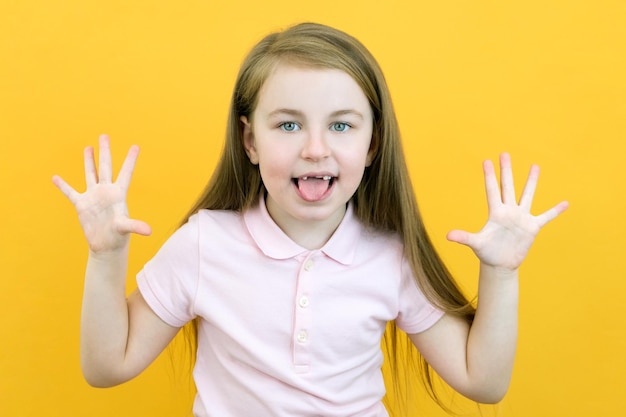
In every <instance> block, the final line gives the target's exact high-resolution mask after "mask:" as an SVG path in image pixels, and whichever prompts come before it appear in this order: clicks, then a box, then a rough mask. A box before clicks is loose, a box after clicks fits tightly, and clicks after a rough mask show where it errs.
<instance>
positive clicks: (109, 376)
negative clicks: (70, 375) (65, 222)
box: [80, 249, 129, 386]
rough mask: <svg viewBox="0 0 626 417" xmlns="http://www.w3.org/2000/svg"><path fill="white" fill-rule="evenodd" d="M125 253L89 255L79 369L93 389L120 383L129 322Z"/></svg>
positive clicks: (124, 251) (125, 251)
mask: <svg viewBox="0 0 626 417" xmlns="http://www.w3.org/2000/svg"><path fill="white" fill-rule="evenodd" d="M127 261H128V255H127V250H126V249H124V250H120V251H116V252H115V253H110V254H106V255H102V254H93V253H90V256H89V260H88V262H87V270H86V274H85V288H84V294H83V306H82V315H81V338H80V339H81V341H80V348H81V349H80V350H81V366H82V369H83V373H84V375H85V378H86V379H87V381H88V382H89V383H90V384H92V385H95V386H111V385H116V384H117V383H120V382H123V381H122V380H120V375H119V373H120V370H121V369H122V368H123V363H124V359H125V356H126V347H127V344H128V334H129V331H128V330H129V324H128V323H129V319H128V306H127V302H126V269H127Z"/></svg>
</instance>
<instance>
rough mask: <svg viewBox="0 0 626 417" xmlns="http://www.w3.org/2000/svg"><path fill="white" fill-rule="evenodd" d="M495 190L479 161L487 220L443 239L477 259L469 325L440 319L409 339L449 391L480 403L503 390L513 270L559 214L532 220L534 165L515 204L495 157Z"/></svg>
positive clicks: (506, 163) (509, 354)
mask: <svg viewBox="0 0 626 417" xmlns="http://www.w3.org/2000/svg"><path fill="white" fill-rule="evenodd" d="M500 165H501V175H500V176H501V186H500V187H498V182H497V179H496V175H495V172H494V167H493V164H492V163H491V162H490V161H487V162H485V164H484V172H485V188H486V191H487V202H488V207H489V217H488V220H487V223H486V224H485V226H484V227H483V228H482V229H481V230H480V231H479V232H478V233H475V234H474V233H468V232H465V231H461V230H454V231H451V232H450V233H449V234H448V240H450V241H453V242H457V243H460V244H463V245H467V246H468V247H470V248H471V249H472V250H473V251H474V253H475V254H476V256H477V257H478V259H479V261H480V274H479V284H478V306H477V309H476V316H475V319H474V322H473V323H472V325H471V327H470V326H469V325H468V324H467V323H466V322H465V321H464V320H462V319H460V318H458V317H454V316H452V315H445V316H444V317H443V318H442V319H441V320H440V321H439V322H438V323H437V324H435V325H434V326H433V327H431V328H430V329H428V330H426V331H425V332H423V333H420V334H414V335H409V336H410V338H411V340H412V341H413V343H414V344H415V346H416V347H417V348H418V349H419V350H420V352H421V353H422V355H423V356H424V358H425V359H426V360H427V361H428V362H429V364H430V365H431V366H432V367H433V369H435V371H436V372H437V373H438V374H439V375H440V376H441V377H442V378H443V379H444V380H445V381H446V382H447V383H448V384H450V386H452V387H453V388H454V389H455V390H457V391H458V392H460V393H461V394H463V395H465V396H466V397H468V398H470V399H472V400H474V401H478V402H484V403H496V402H498V401H500V400H501V399H502V398H503V397H504V394H505V393H506V391H507V389H508V386H509V382H510V379H511V374H512V370H513V360H514V356H515V347H516V344H517V306H518V269H519V267H520V265H521V263H522V261H523V260H524V259H525V258H526V255H527V253H528V250H529V249H530V247H531V245H532V243H533V241H534V239H535V237H536V235H537V234H538V233H539V231H540V229H541V228H542V227H543V226H544V225H545V224H546V223H548V222H549V221H550V220H552V219H554V218H555V217H557V216H558V215H559V214H560V213H561V212H563V211H564V210H565V209H566V208H567V206H568V204H567V203H566V202H562V203H560V204H557V205H556V206H554V207H553V208H551V209H550V210H548V211H546V212H544V213H543V214H540V215H538V216H533V215H531V214H530V208H531V205H532V200H533V196H534V192H535V187H536V184H537V178H538V175H539V168H538V167H537V166H533V167H532V168H531V170H530V174H529V176H528V180H527V182H526V186H525V187H524V191H523V193H522V196H521V198H520V201H519V204H518V203H517V202H516V197H515V190H514V187H513V174H512V171H511V162H510V158H509V156H508V155H507V154H503V155H502V156H501V157H500Z"/></svg>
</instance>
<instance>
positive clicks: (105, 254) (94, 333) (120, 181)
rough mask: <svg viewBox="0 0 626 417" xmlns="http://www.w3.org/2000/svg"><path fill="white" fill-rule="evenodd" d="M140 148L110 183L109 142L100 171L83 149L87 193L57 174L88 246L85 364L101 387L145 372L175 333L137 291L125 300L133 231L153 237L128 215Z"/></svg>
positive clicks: (83, 328)
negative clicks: (128, 205) (134, 171)
mask: <svg viewBox="0 0 626 417" xmlns="http://www.w3.org/2000/svg"><path fill="white" fill-rule="evenodd" d="M138 153H139V149H138V148H137V147H136V146H133V147H131V149H130V150H129V152H128V156H127V157H126V160H125V161H124V164H123V166H122V168H121V170H120V173H119V175H118V178H117V179H116V181H115V182H113V181H112V172H111V154H110V150H109V139H108V137H106V136H101V137H100V156H99V170H98V171H97V172H96V166H95V165H96V164H95V160H94V150H93V148H91V147H88V148H87V149H85V155H84V156H85V178H86V183H87V190H86V191H85V192H84V193H82V194H81V193H78V192H77V191H76V190H74V189H73V188H72V187H71V186H69V185H68V184H67V183H66V182H65V181H64V180H63V179H61V178H60V177H58V176H55V177H53V182H54V184H55V185H56V186H57V187H58V188H59V189H60V190H61V192H63V194H65V196H66V197H67V198H68V199H69V200H70V201H71V202H72V204H74V207H75V208H76V211H77V213H78V218H79V221H80V224H81V226H82V228H83V232H84V234H85V238H86V239H87V243H88V245H89V259H88V261H87V269H86V273H85V288H84V294H83V308H82V314H81V338H80V352H81V366H82V369H83V374H84V375H85V379H86V380H87V382H89V383H90V384H91V385H94V386H98V387H106V386H113V385H117V384H119V383H122V382H125V381H127V380H129V379H131V378H133V377H134V376H136V375H137V374H139V373H140V372H141V371H142V370H143V369H145V368H146V367H147V366H148V365H149V364H150V363H151V362H152V361H153V360H154V358H156V356H157V355H158V354H159V353H160V352H161V351H162V350H163V348H164V347H165V346H166V345H167V344H168V343H169V341H170V340H171V339H172V338H173V337H174V336H175V335H176V332H177V331H178V329H177V328H174V327H171V326H169V325H167V324H166V323H164V322H163V321H161V320H160V319H159V317H158V316H157V315H156V314H155V313H154V312H153V311H152V310H151V309H150V307H149V306H148V305H147V304H146V302H145V301H144V300H143V298H142V297H141V294H139V292H137V291H135V293H133V294H132V295H131V296H130V297H129V298H128V300H127V299H126V294H125V291H126V290H125V289H126V268H127V262H128V245H129V240H130V234H131V233H137V234H140V235H149V234H150V232H151V230H150V226H148V225H147V224H146V223H144V222H142V221H139V220H133V219H130V218H129V217H128V210H127V206H126V192H127V190H128V186H129V185H130V179H131V176H132V173H133V170H134V166H135V161H136V159H137V155H138Z"/></svg>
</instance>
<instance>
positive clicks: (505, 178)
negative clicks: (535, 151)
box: [447, 153, 568, 271]
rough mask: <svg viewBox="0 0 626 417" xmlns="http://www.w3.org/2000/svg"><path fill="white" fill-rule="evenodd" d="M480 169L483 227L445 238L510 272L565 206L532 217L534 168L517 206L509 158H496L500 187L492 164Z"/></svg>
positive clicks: (505, 156) (516, 266)
mask: <svg viewBox="0 0 626 417" xmlns="http://www.w3.org/2000/svg"><path fill="white" fill-rule="evenodd" d="M483 169H484V174H485V188H486V191H487V205H488V209H489V216H488V218H487V223H486V224H485V226H483V228H482V229H481V230H480V231H479V232H477V233H469V232H466V231H463V230H452V231H450V232H449V233H448V236H447V238H448V240H450V241H452V242H457V243H460V244H462V245H466V246H468V247H470V248H471V249H472V250H473V251H474V253H475V254H476V256H477V257H478V259H479V260H480V261H481V262H482V263H483V264H485V265H489V266H492V267H496V268H501V269H504V270H510V271H514V270H517V269H518V268H519V266H520V265H521V263H522V261H523V260H524V258H526V255H527V254H528V251H529V250H530V247H531V245H532V243H533V241H534V240H535V236H537V234H538V233H539V230H541V228H542V227H543V226H545V225H546V224H547V223H548V222H549V221H551V220H553V219H554V218H556V217H557V216H558V215H559V214H561V213H562V212H563V211H565V209H567V207H568V203H567V202H566V201H563V202H561V203H559V204H557V205H555V206H554V207H552V208H551V209H549V210H547V211H545V212H543V213H541V214H539V215H537V216H533V215H532V214H530V208H531V205H532V202H533V197H534V194H535V188H536V186H537V179H538V177H539V167H538V166H536V165H533V166H532V167H531V168H530V173H529V174H528V179H527V181H526V185H525V187H524V191H523V192H522V196H521V197H520V200H519V203H518V202H517V201H516V196H515V187H514V184H513V172H512V170H511V158H510V156H509V155H508V154H506V153H503V154H502V155H500V187H498V180H497V178H496V175H495V172H494V167H493V163H492V162H491V161H485V162H484V164H483Z"/></svg>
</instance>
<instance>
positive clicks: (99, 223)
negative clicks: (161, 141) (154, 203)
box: [52, 135, 151, 254]
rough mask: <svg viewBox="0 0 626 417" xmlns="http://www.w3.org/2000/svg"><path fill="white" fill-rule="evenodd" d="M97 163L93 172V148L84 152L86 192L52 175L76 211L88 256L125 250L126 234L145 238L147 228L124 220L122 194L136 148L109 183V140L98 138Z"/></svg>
mask: <svg viewBox="0 0 626 417" xmlns="http://www.w3.org/2000/svg"><path fill="white" fill-rule="evenodd" d="M99 146H100V152H99V164H98V169H97V170H96V163H95V158H94V149H93V147H87V148H86V149H85V152H84V159H85V180H86V185H87V190H86V191H85V192H84V193H79V192H77V191H76V190H75V189H74V188H72V187H71V186H70V185H69V184H68V183H67V182H65V181H64V180H63V179H62V178H61V177H59V176H57V175H55V176H54V177H53V178H52V182H53V183H54V185H56V186H57V187H58V188H59V190H61V192H62V193H63V194H65V196H66V197H67V198H68V199H69V200H70V202H71V203H72V204H73V205H74V207H75V208H76V212H77V213H78V219H79V221H80V224H81V226H82V228H83V232H84V234H85V237H86V239H87V243H88V244H89V249H90V250H91V252H92V253H94V254H97V253H107V252H113V251H116V250H119V249H122V248H125V247H126V246H127V244H128V240H129V238H130V233H137V234H140V235H144V236H147V235H149V234H150V233H151V229H150V226H149V225H148V224H147V223H145V222H143V221H140V220H134V219H130V218H129V217H128V208H127V205H126V193H127V191H128V187H129V185H130V180H131V177H132V174H133V170H134V168H135V161H136V160H137V155H138V154H139V148H138V147H137V146H132V147H131V148H130V150H129V151H128V155H127V156H126V159H125V160H124V164H123V165H122V168H121V169H120V172H119V174H118V176H117V179H116V180H115V181H113V173H112V167H111V152H110V149H109V138H108V137H107V136H106V135H102V136H100V139H99Z"/></svg>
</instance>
